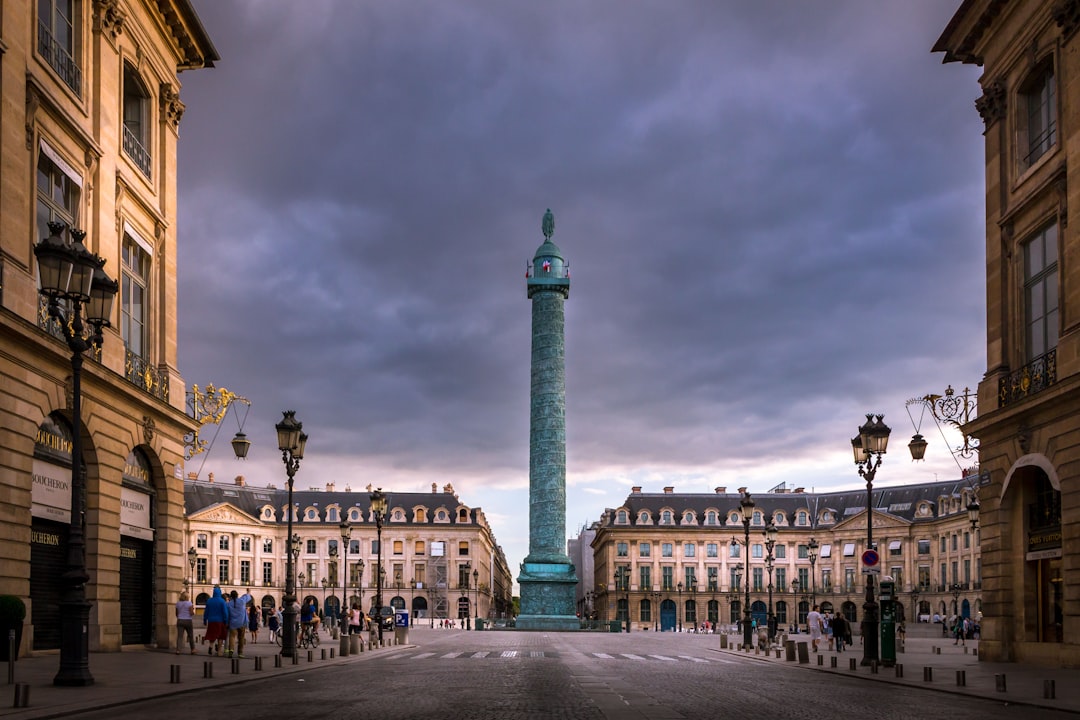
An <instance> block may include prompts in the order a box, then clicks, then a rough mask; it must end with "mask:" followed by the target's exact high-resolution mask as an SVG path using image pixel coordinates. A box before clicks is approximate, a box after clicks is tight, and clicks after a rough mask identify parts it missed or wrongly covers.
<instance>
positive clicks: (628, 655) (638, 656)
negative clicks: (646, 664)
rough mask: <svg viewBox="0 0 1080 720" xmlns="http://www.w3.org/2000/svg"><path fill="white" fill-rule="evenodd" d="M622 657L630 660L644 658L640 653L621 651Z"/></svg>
mask: <svg viewBox="0 0 1080 720" xmlns="http://www.w3.org/2000/svg"><path fill="white" fill-rule="evenodd" d="M622 656H623V657H624V658H630V659H631V660H644V659H645V658H643V657H641V656H640V655H631V654H630V653H622Z"/></svg>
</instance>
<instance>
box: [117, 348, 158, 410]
mask: <svg viewBox="0 0 1080 720" xmlns="http://www.w3.org/2000/svg"><path fill="white" fill-rule="evenodd" d="M124 377H125V378H127V380H128V382H130V383H132V384H133V385H138V386H139V387H141V388H142V389H143V390H145V391H146V392H148V393H150V394H151V395H153V396H154V397H156V398H159V399H161V400H165V401H166V402H167V401H168V400H169V382H168V378H167V377H166V376H165V373H163V372H161V371H160V370H158V369H157V368H156V367H154V366H153V365H151V364H150V363H149V362H148V361H147V360H146V358H144V357H142V356H141V355H136V354H135V353H133V352H131V350H128V349H125V350H124Z"/></svg>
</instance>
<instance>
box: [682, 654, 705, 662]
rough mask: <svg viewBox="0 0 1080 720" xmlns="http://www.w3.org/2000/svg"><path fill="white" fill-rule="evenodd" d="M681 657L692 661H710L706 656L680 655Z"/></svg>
mask: <svg viewBox="0 0 1080 720" xmlns="http://www.w3.org/2000/svg"><path fill="white" fill-rule="evenodd" d="M679 657H681V658H682V659H683V660H689V661H691V662H696V663H707V662H709V661H708V660H706V659H705V658H697V657H691V656H690V655H680V656H679Z"/></svg>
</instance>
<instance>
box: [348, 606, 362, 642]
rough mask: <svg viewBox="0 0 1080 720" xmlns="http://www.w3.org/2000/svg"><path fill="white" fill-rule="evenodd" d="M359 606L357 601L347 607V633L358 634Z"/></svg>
mask: <svg viewBox="0 0 1080 720" xmlns="http://www.w3.org/2000/svg"><path fill="white" fill-rule="evenodd" d="M360 618H361V613H360V606H359V605H358V604H357V603H353V606H352V607H351V608H349V634H350V635H359V634H360V631H361V629H362V628H361V625H360Z"/></svg>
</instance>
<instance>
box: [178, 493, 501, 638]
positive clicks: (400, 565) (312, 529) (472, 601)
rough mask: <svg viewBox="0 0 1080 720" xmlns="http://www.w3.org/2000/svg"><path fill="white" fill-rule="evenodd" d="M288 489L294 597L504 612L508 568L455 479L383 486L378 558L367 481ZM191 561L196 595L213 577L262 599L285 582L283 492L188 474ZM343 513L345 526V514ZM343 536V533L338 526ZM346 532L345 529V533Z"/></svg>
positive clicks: (413, 611)
mask: <svg viewBox="0 0 1080 720" xmlns="http://www.w3.org/2000/svg"><path fill="white" fill-rule="evenodd" d="M372 489H373V488H371V487H370V486H368V487H367V488H365V489H363V490H355V491H354V490H352V489H351V488H349V487H346V488H345V489H344V490H337V489H335V487H334V485H333V484H328V485H326V487H325V490H294V491H293V503H294V508H293V513H294V514H293V535H294V537H295V542H294V543H292V549H293V551H294V553H295V555H294V557H295V561H296V574H297V582H296V587H297V598H298V599H299V600H300V601H301V602H312V601H314V603H315V605H316V607H318V608H319V609H320V610H322V611H324V612H325V613H326V614H329V615H331V616H334V617H336V616H337V614H338V612H339V609H340V607H341V605H342V599H343V598H344V601H345V603H346V607H348V606H350V605H352V604H354V603H356V604H359V605H360V607H361V608H363V609H364V610H365V611H368V610H370V609H371V608H372V607H374V605H375V594H376V591H377V586H378V581H377V577H378V576H379V575H380V574H381V577H382V604H383V606H392V607H395V608H398V609H408V610H409V611H410V617H411V618H413V619H414V621H425V620H433V619H435V618H439V619H442V618H450V619H454V620H457V619H465V618H474V617H479V618H489V619H494V618H503V617H506V616H507V615H508V614H509V613H510V612H511V600H512V595H513V578H512V577H511V575H510V568H509V566H508V565H507V563H506V557H505V556H504V555H503V551H502V548H501V547H499V545H498V544H497V543H496V542H495V537H494V535H493V534H492V532H491V528H490V526H489V525H488V523H487V519H486V518H485V517H484V512H483V510H481V509H480V508H477V507H471V506H469V505H466V504H465V503H463V502H462V501H461V500H460V499H459V498H458V496H457V494H456V493H455V492H454V488H453V486H451V485H446V486H444V487H443V489H442V490H441V491H440V490H439V489H438V486H437V485H435V484H434V483H433V484H432V486H431V492H430V493H399V492H386V498H387V502H388V505H387V516H386V519H385V520H384V521H383V526H382V567H381V573H380V567H379V548H378V542H377V539H378V531H377V528H376V523H375V518H374V516H373V515H372V512H371V491H372ZM184 491H185V493H184V494H185V501H186V507H187V523H186V525H187V527H186V529H185V536H186V547H187V548H188V549H187V553H188V558H189V563H190V564H189V568H188V577H187V578H186V579H185V580H184V583H185V584H188V585H190V586H191V587H192V589H193V591H194V593H193V598H194V600H195V601H196V605H197V606H202V605H203V604H204V603H205V601H206V598H207V597H208V596H209V594H210V592H211V590H212V589H213V586H214V585H220V586H222V588H223V589H227V588H239V589H241V590H245V589H249V588H250V590H251V594H252V596H253V597H254V598H255V601H256V603H257V604H258V605H259V606H260V607H262V608H264V609H265V610H269V609H271V608H275V607H279V606H280V605H281V600H282V596H283V595H284V590H285V566H286V552H288V549H289V547H290V543H289V542H288V538H287V537H286V535H287V532H288V529H287V521H288V515H287V513H288V493H287V491H285V490H277V489H275V488H273V487H272V486H271V487H266V488H257V487H251V486H249V485H248V484H247V483H246V481H245V480H244V478H242V477H237V478H236V479H235V480H234V481H233V483H232V484H223V483H217V482H214V480H213V475H212V474H211V475H210V476H209V481H195V480H189V481H188V482H186V483H185V486H184ZM343 522H345V523H348V528H347V529H346V530H343V528H342V523H343ZM343 536H344V537H343ZM346 538H347V539H346Z"/></svg>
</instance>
